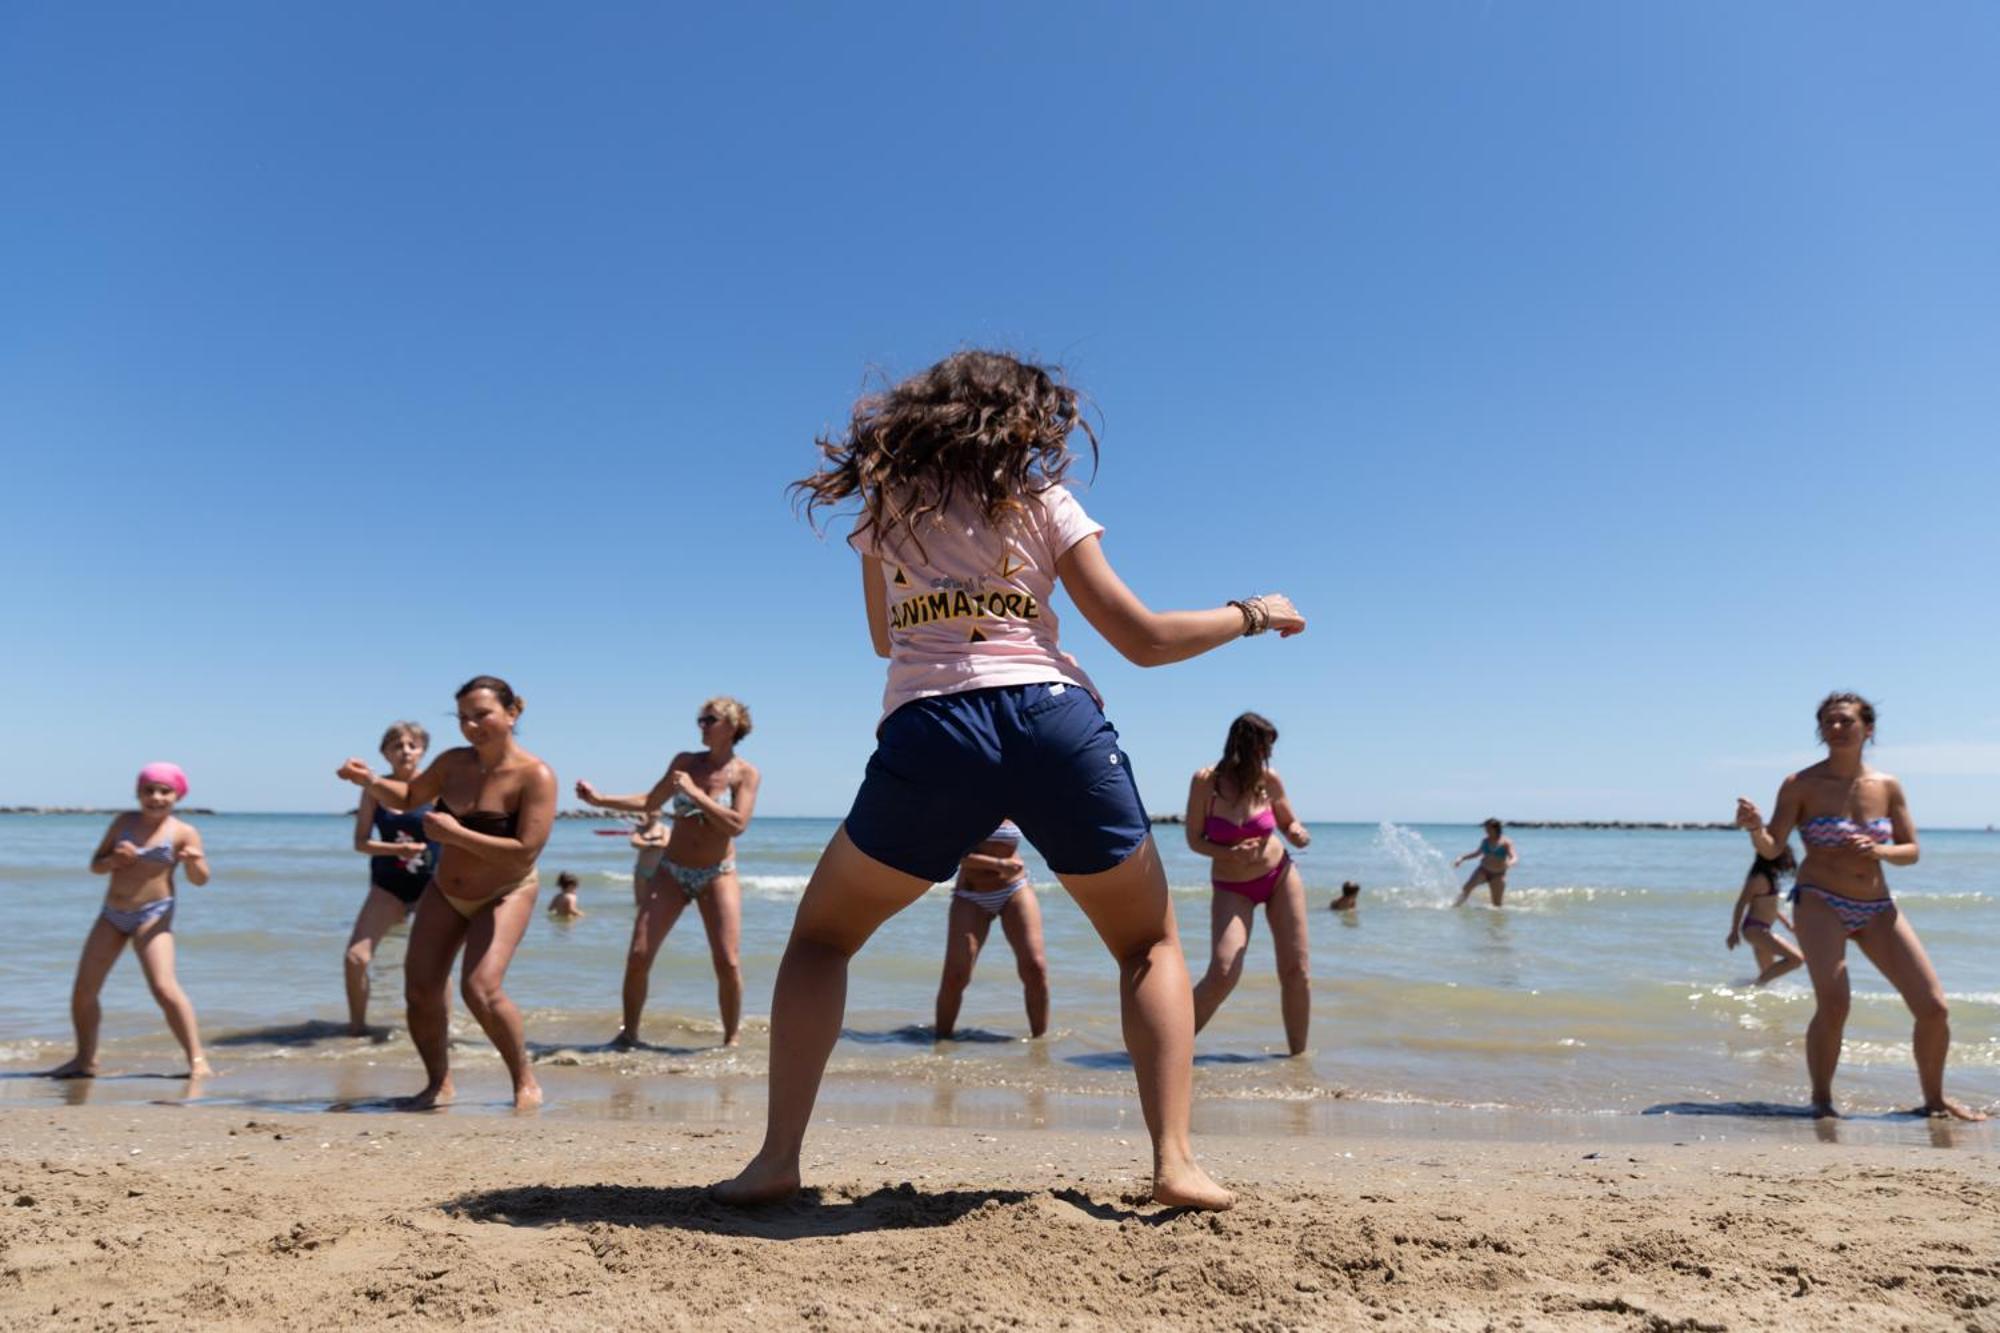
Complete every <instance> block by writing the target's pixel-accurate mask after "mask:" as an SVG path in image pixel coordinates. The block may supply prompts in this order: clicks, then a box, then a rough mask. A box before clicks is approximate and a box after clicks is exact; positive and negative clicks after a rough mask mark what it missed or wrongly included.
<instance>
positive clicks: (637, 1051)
mask: <svg viewBox="0 0 2000 1333" xmlns="http://www.w3.org/2000/svg"><path fill="white" fill-rule="evenodd" d="M728 1049H729V1048H728V1047H726V1046H724V1045H723V1044H722V1043H721V1042H720V1041H717V1042H714V1043H712V1044H710V1045H707V1046H665V1045H662V1044H660V1043H659V1042H653V1041H644V1040H641V1041H633V1042H623V1043H620V1042H616V1041H560V1042H559V1041H531V1042H529V1043H528V1059H529V1060H530V1061H531V1062H532V1063H534V1064H538V1065H539V1064H550V1065H575V1064H583V1063H584V1062H585V1061H586V1060H588V1061H589V1062H590V1063H592V1064H597V1063H600V1062H601V1060H602V1059H604V1058H606V1057H609V1058H614V1059H615V1058H617V1057H619V1056H625V1055H665V1056H671V1057H673V1058H674V1059H677V1060H684V1059H686V1058H687V1057H689V1056H691V1055H706V1054H709V1053H710V1052H713V1051H726V1050H728Z"/></svg>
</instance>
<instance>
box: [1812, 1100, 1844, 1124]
mask: <svg viewBox="0 0 2000 1333" xmlns="http://www.w3.org/2000/svg"><path fill="white" fill-rule="evenodd" d="M1812 1118H1813V1119H1815V1120H1838V1119H1840V1112H1838V1111H1836V1110H1834V1109H1833V1103H1832V1102H1814V1103H1813V1104H1812Z"/></svg>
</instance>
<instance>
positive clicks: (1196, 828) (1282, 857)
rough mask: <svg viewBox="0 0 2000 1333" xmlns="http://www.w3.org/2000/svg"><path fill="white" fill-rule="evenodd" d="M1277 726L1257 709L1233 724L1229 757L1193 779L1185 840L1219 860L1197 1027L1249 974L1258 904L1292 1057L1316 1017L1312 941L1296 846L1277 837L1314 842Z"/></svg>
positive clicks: (1226, 748)
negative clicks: (1278, 761)
mask: <svg viewBox="0 0 2000 1333" xmlns="http://www.w3.org/2000/svg"><path fill="white" fill-rule="evenodd" d="M1277 743H1278V729H1277V728H1276V727H1274V726H1272V725H1271V723H1270V722H1269V721H1268V720H1267V719H1265V718H1262V717H1260V716H1258V715H1257V714H1255V713H1245V714H1243V716H1241V717H1239V718H1237V719H1236V720H1235V721H1234V722H1232V723H1230V724H1229V739H1228V740H1227V741H1225V742H1224V744H1223V747H1222V762H1221V763H1219V764H1217V765H1216V766H1215V767H1214V768H1204V769H1202V770H1200V771H1199V772H1197V773H1196V774H1195V775H1194V781H1193V782H1191V783H1189V784H1188V804H1187V825H1186V827H1187V840H1188V846H1189V847H1191V848H1193V849H1194V851H1195V853H1196V854H1197V855H1200V856H1206V857H1208V858H1210V859H1211V860H1213V861H1214V862H1215V865H1214V869H1213V871H1212V872H1211V873H1212V875H1213V878H1212V879H1211V880H1210V881H1209V882H1210V883H1211V884H1213V885H1214V887H1215V897H1214V899H1213V902H1212V904H1211V907H1210V912H1209V923H1210V931H1211V936H1212V938H1213V945H1212V946H1211V950H1210V953H1209V959H1208V972H1207V973H1206V974H1205V975H1204V976H1203V977H1202V979H1201V980H1200V981H1199V982H1197V983H1196V984H1195V988H1194V1028H1195V1031H1197V1032H1199V1031H1201V1030H1202V1028H1204V1027H1206V1026H1207V1025H1208V1020H1209V1019H1210V1018H1212V1017H1214V1016H1215V1011H1216V1010H1217V1009H1219V1008H1221V1007H1222V1002H1223V1000H1224V999H1225V998H1227V997H1228V995H1229V992H1230V991H1232V990H1234V989H1236V983H1237V981H1238V980H1239V979H1240V978H1241V977H1242V975H1243V951H1244V950H1245V949H1246V948H1248V947H1249V944H1250V921H1251V917H1252V916H1253V914H1254V913H1255V912H1256V910H1257V907H1258V905H1259V904H1262V905H1263V908H1264V915H1265V918H1266V919H1267V920H1268V921H1269V922H1270V923H1271V943H1272V946H1273V947H1274V948H1275V949H1276V950H1277V954H1278V994H1279V1002H1280V1004H1281V1006H1282V1007H1283V1010H1284V1015H1285V1045H1286V1046H1287V1047H1288V1048H1289V1049H1290V1051H1291V1053H1292V1054H1293V1055H1297V1054H1299V1053H1300V1052H1301V1051H1303V1050H1305V1048H1306V1026H1307V1024H1308V1023H1309V1022H1310V1021H1311V1019H1312V969H1311V961H1312V960H1311V955H1310V953H1309V952H1308V949H1307V946H1306V887H1305V882H1304V881H1303V880H1302V879H1300V878H1299V869H1298V867H1297V866H1296V865H1294V864H1293V863H1292V854H1291V853H1290V852H1289V851H1287V850H1286V848H1285V845H1284V843H1283V842H1280V841H1279V840H1278V838H1277V837H1276V836H1274V835H1276V834H1277V833H1279V832H1281V831H1282V833H1283V834H1284V836H1285V838H1286V839H1287V840H1288V841H1290V843H1291V844H1292V846H1294V847H1304V846H1305V845H1306V844H1307V843H1309V842H1311V841H1312V835H1311V834H1309V833H1307V832H1306V826H1305V825H1304V824H1302V823H1300V822H1299V818H1298V816H1297V815H1295V814H1293V813H1292V806H1291V802H1290V801H1288V800H1287V799H1286V798H1285V784H1284V783H1283V782H1282V781H1280V780H1279V778H1278V771H1277V770H1276V769H1274V768H1272V767H1271V766H1270V764H1271V748H1272V747H1273V746H1274V745H1276V744H1277Z"/></svg>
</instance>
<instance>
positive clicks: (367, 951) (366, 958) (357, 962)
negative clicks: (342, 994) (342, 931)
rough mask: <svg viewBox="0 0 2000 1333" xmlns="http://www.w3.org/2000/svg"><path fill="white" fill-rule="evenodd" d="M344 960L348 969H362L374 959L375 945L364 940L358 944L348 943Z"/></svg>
mask: <svg viewBox="0 0 2000 1333" xmlns="http://www.w3.org/2000/svg"><path fill="white" fill-rule="evenodd" d="M344 961H345V962H346V964H347V966H348V968H349V969H350V970H352V971H356V972H359V971H362V970H364V969H365V968H366V967H367V966H368V964H370V963H372V962H374V961H375V946H374V945H372V944H370V943H368V942H367V941H366V940H363V941H361V942H360V943H358V944H350V945H348V946H347V956H346V958H345V960H344Z"/></svg>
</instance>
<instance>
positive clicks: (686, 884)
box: [576, 696, 760, 1047]
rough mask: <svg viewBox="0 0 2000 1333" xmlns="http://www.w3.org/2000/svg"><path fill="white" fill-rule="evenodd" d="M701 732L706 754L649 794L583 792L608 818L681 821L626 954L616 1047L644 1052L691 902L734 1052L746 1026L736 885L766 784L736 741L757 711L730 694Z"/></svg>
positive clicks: (705, 708) (579, 789)
mask: <svg viewBox="0 0 2000 1333" xmlns="http://www.w3.org/2000/svg"><path fill="white" fill-rule="evenodd" d="M695 725H696V726H698V727H700V728H701V739H702V744H703V745H704V746H705V747H706V748H705V749H700V750H689V751H686V752H684V753H681V754H677V755H675V756H674V758H673V762H672V763H671V764H669V765H667V771H666V775H665V776H664V777H662V778H661V779H660V780H659V781H658V782H656V783H654V784H653V789H652V790H651V791H649V792H644V793H639V794H634V795H631V796H606V795H604V794H603V793H601V792H599V791H598V790H597V788H595V787H593V786H592V785H591V784H590V783H588V782H579V783H577V784H576V794H577V796H578V797H580V798H581V799H583V800H585V801H588V802H589V803H590V804H592V805H596V806H602V807H603V808H604V809H606V810H624V811H627V812H629V813H632V814H646V815H652V814H656V813H658V811H659V810H660V808H661V807H662V806H668V807H669V808H670V809H671V810H672V811H673V816H674V827H673V833H672V836H671V837H670V838H669V839H668V841H667V849H666V854H665V855H664V856H663V857H661V859H660V862H659V865H658V866H657V867H656V868H655V869H654V871H653V876H652V878H651V879H650V880H648V881H647V882H646V884H645V885H644V886H643V890H642V895H643V896H642V898H641V901H640V903H639V914H638V916H637V917H636V918H635V919H634V920H633V922H632V944H631V947H630V948H629V949H627V950H626V954H625V984H624V992H623V999H624V1008H625V1021H624V1023H623V1025H622V1026H620V1027H619V1029H618V1035H617V1036H615V1037H613V1038H612V1039H611V1043H612V1045H614V1046H621V1047H629V1046H636V1045H638V1044H639V1019H640V1017H641V1015H643V1014H644V1013H645V1009H646V991H647V984H648V981H649V979H650V977H651V975H652V971H653V959H654V958H655V957H656V956H657V955H658V954H659V952H660V946H661V945H662V944H664V943H665V942H666V939H667V932H669V931H671V930H672V929H673V928H674V922H676V921H678V920H680V916H681V912H682V910H683V909H685V908H686V907H687V905H688V904H689V903H693V904H694V905H695V907H696V909H697V910H698V911H700V913H701V924H702V925H703V926H704V927H706V929H707V931H708V951H709V955H710V957H712V958H713V959H714V962H715V991H716V1000H717V1003H718V1004H719V1006H720V1007H721V1009H722V1044H723V1045H724V1046H734V1045H735V1044H736V1029H737V1026H738V1024H740V1023H741V1022H742V1019H743V965H742V961H741V958H740V950H739V940H740V939H741V937H742V933H743V888H742V886H741V885H740V884H739V883H737V880H736V839H737V838H738V837H740V836H741V835H742V833H743V830H744V829H746V828H748V827H750V816H751V814H752V813H753V812H754V811H755V810H756V808H757V784H758V782H759V781H760V777H759V774H758V772H757V766H756V765H755V764H752V763H751V762H750V761H749V760H747V759H744V758H743V757H742V756H740V755H738V754H737V753H736V743H737V742H738V741H740V740H742V739H743V738H744V737H745V736H748V735H749V734H750V710H749V709H748V708H746V707H744V706H743V705H742V704H741V703H738V702H737V701H736V700H734V699H731V698H729V697H727V696H722V697H718V698H714V699H710V700H709V701H708V702H707V703H705V704H703V705H702V706H701V714H700V716H698V717H697V718H695ZM669 803H671V804H669Z"/></svg>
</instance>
